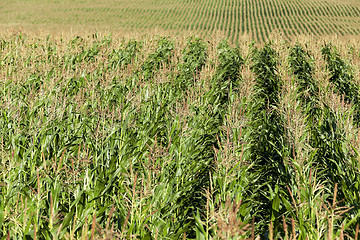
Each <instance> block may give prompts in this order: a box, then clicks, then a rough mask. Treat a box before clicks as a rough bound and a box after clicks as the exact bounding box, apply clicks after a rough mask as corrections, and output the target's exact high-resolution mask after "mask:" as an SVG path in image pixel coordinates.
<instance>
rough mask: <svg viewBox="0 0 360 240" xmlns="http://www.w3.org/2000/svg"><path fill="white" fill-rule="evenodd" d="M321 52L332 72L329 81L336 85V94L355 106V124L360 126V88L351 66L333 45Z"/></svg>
mask: <svg viewBox="0 0 360 240" xmlns="http://www.w3.org/2000/svg"><path fill="white" fill-rule="evenodd" d="M321 52H322V54H323V57H324V59H325V60H326V62H327V68H328V70H329V71H330V74H331V75H330V79H329V81H330V82H331V83H332V84H334V87H335V88H334V90H335V92H336V93H338V94H340V95H343V96H344V99H345V101H346V102H347V103H351V104H353V105H354V110H355V111H354V123H355V124H356V125H357V126H359V124H360V97H359V94H360V92H359V86H358V85H357V84H356V83H355V79H354V73H353V71H352V69H351V66H350V65H349V64H348V63H346V61H345V60H343V59H341V57H340V55H339V53H337V51H336V49H335V48H334V47H332V46H331V44H326V45H324V46H323V47H322V49H321Z"/></svg>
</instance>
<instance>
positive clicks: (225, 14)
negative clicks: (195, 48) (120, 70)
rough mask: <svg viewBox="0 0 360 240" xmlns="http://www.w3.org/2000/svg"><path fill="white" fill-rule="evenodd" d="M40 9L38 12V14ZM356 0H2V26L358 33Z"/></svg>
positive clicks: (257, 34)
mask: <svg viewBox="0 0 360 240" xmlns="http://www.w3.org/2000/svg"><path fill="white" fill-rule="evenodd" d="M40 13H41V14H40ZM359 22H360V1H357V0H350V1H349V0H108V1H102V0H86V1H70V0H62V1H41V0H30V1H25V0H17V1H10V0H5V1H1V3H0V24H1V26H2V27H7V28H12V27H19V26H22V27H27V28H32V29H52V30H53V31H58V30H59V29H62V30H69V29H74V30H77V29H82V28H91V29H107V30H110V31H122V32H133V31H136V32H140V33H143V32H147V31H154V30H156V31H169V32H173V33H183V32H184V31H187V32H192V33H196V34H201V35H202V36H204V37H209V38H211V37H210V36H211V35H213V34H214V33H219V34H221V35H222V36H225V37H227V38H229V39H230V41H232V42H235V41H236V40H237V39H239V37H240V36H241V35H244V34H247V35H249V36H250V37H251V38H253V39H254V40H256V41H264V40H267V39H268V38H269V36H271V34H272V33H274V32H276V33H280V34H282V35H283V37H284V38H286V39H290V38H292V37H294V36H298V35H315V36H327V35H333V34H338V35H340V36H358V35H359V34H360V24H359Z"/></svg>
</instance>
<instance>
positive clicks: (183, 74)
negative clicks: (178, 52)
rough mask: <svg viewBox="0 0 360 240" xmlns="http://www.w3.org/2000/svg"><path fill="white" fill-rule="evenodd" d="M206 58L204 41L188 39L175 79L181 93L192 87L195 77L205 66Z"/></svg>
mask: <svg viewBox="0 0 360 240" xmlns="http://www.w3.org/2000/svg"><path fill="white" fill-rule="evenodd" d="M207 58H208V55H207V46H206V44H205V43H204V41H203V40H202V39H201V38H198V37H195V38H190V39H188V42H187V45H186V48H185V49H184V50H183V51H182V63H181V64H179V71H180V73H179V75H178V76H177V77H176V79H175V82H176V84H177V85H178V87H179V89H180V90H181V91H183V92H185V91H186V90H187V89H188V88H190V87H192V86H193V85H194V80H195V78H196V75H198V73H199V72H200V71H201V69H202V68H203V66H205V63H206V60H207Z"/></svg>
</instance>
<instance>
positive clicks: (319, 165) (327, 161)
mask: <svg viewBox="0 0 360 240" xmlns="http://www.w3.org/2000/svg"><path fill="white" fill-rule="evenodd" d="M309 58H310V55H309V54H308V53H307V52H306V51H305V50H303V48H302V47H301V46H300V45H296V46H295V47H293V48H292V49H291V52H290V58H289V60H290V67H291V69H292V71H293V74H294V76H295V77H296V80H297V84H298V89H297V91H298V95H299V100H300V101H301V102H302V104H303V106H304V109H305V110H304V112H305V114H306V122H307V127H308V133H309V135H310V142H309V143H310V145H311V147H312V148H313V149H314V150H313V151H312V153H311V159H310V161H309V163H310V164H311V165H312V166H313V168H314V169H315V170H316V171H317V176H318V181H319V180H320V181H322V182H323V183H324V184H325V185H326V188H325V191H328V194H329V195H327V196H328V199H326V200H327V201H329V202H330V203H331V202H332V207H333V208H335V202H336V201H337V200H342V199H346V204H340V207H341V206H342V207H346V208H347V207H350V208H353V207H354V206H357V205H358V204H357V202H358V196H357V194H356V192H358V190H357V187H356V184H354V182H357V181H358V180H357V177H356V175H357V174H356V173H355V171H354V170H355V169H354V168H353V167H354V166H353V163H352V162H353V160H352V157H351V155H349V149H348V147H346V142H344V133H343V132H342V130H341V129H339V127H338V126H337V123H338V121H339V120H338V119H336V116H335V114H334V113H333V112H332V111H331V110H330V108H329V106H327V105H325V104H321V102H320V101H319V98H318V94H320V92H319V87H318V86H317V83H316V82H315V80H314V79H313V77H312V75H313V68H312V66H311V64H310V62H309ZM321 105H322V106H321ZM335 186H337V188H336V189H335ZM308 190H309V192H306V193H304V195H303V196H298V197H299V198H300V199H301V198H302V199H304V201H305V199H307V198H308V197H306V196H311V195H312V194H313V193H312V191H311V187H310V186H309V188H308ZM334 192H336V193H335V195H332V194H333V193H334ZM294 194H296V192H295V191H294ZM331 195H332V196H331ZM336 198H337V199H336ZM315 202H316V201H314V202H313V203H311V202H310V203H309V204H316V203H315ZM311 208H314V209H316V208H319V206H309V208H308V211H307V212H302V213H301V214H300V215H298V216H297V217H298V218H299V219H298V221H299V229H300V236H302V237H306V236H307V235H308V234H310V233H311V230H310V229H311V228H312V227H311V226H312V225H313V224H315V222H319V220H318V219H317V218H315V216H314V212H313V211H312V210H311ZM355 208H356V209H357V207H355ZM347 210H348V209H347ZM332 211H335V209H332ZM345 211H346V210H345ZM356 211H357V210H355V212H356ZM297 214H299V211H297ZM302 214H305V215H302ZM304 218H305V219H308V220H307V221H304ZM355 220H356V214H354V212H353V213H352V214H350V215H349V217H348V218H347V220H346V221H348V222H347V223H346V227H349V226H350V225H351V224H352V223H353V222H354V221H355ZM322 221H324V219H323V220H322ZM331 221H333V223H332V224H329V225H328V226H327V227H328V228H329V231H330V230H331V231H333V230H334V229H335V231H337V232H335V233H336V234H339V225H337V223H336V220H334V219H331ZM308 224H310V225H308ZM322 224H324V225H327V224H326V223H322ZM352 226H353V227H354V224H353V225H352ZM343 230H347V229H345V228H344V229H343ZM353 230H354V229H350V230H347V231H348V232H350V233H352V234H354V232H353ZM336 234H335V235H336ZM337 236H338V235H337Z"/></svg>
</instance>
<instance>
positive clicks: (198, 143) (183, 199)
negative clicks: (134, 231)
mask: <svg viewBox="0 0 360 240" xmlns="http://www.w3.org/2000/svg"><path fill="white" fill-rule="evenodd" d="M218 51H219V60H220V65H219V66H218V67H217V70H216V74H215V77H214V79H213V82H212V88H211V90H210V91H209V92H207V93H206V96H205V103H204V105H203V106H194V108H195V109H194V110H195V111H196V115H195V116H194V118H193V119H192V120H191V121H190V123H189V126H190V127H191V132H190V138H189V139H188V140H186V143H185V145H186V146H187V151H186V153H185V156H184V157H185V158H182V160H180V163H177V164H176V165H177V166H176V168H175V169H176V171H174V173H179V171H180V172H181V175H178V176H177V177H176V178H177V179H178V181H180V182H179V185H178V187H177V188H178V189H179V193H180V194H179V199H178V206H179V207H178V210H177V213H178V214H179V219H181V221H182V224H183V225H184V226H187V227H188V230H187V236H188V237H190V238H194V237H198V238H205V239H208V238H209V237H210V234H211V231H210V229H209V228H206V227H205V228H204V226H203V222H204V221H203V220H204V216H205V215H206V207H205V206H206V201H207V199H206V197H205V195H204V194H205V190H206V189H208V188H209V187H210V177H211V175H212V172H213V166H214V161H215V154H216V153H215V149H218V148H219V141H218V136H219V135H221V126H222V124H223V120H224V114H225V112H226V109H227V104H228V101H229V94H231V93H230V91H231V89H232V85H233V84H238V82H239V81H240V75H239V71H240V67H241V65H242V62H243V60H242V58H241V56H240V54H239V51H238V50H237V49H233V48H231V47H230V46H229V45H228V44H227V43H226V42H223V43H222V44H220V45H219V47H218ZM184 167H185V169H186V170H185V169H184ZM176 175H177V174H176ZM176 175H175V176H176Z"/></svg>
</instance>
